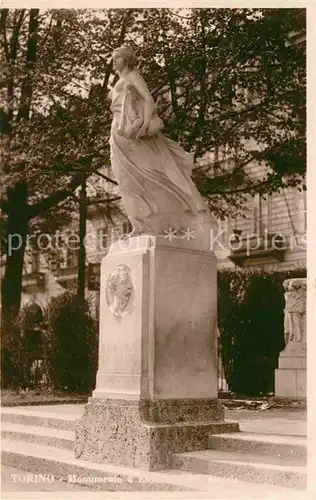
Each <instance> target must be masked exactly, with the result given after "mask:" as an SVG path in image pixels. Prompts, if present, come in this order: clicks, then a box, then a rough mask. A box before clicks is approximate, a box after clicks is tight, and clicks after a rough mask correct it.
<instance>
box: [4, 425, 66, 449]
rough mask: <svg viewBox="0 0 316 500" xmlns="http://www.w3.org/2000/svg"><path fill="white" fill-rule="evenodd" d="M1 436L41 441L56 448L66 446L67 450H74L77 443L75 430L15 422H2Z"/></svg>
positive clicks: (40, 442)
mask: <svg viewBox="0 0 316 500" xmlns="http://www.w3.org/2000/svg"><path fill="white" fill-rule="evenodd" d="M1 437H2V438H4V439H14V440H17V439H19V440H21V441H26V442H28V443H39V444H43V445H48V446H53V447H55V448H65V449H67V450H73V449H74V444H75V432H74V431H65V430H62V429H54V428H50V427H43V426H39V427H37V426H33V425H22V424H13V423H12V422H2V423H1Z"/></svg>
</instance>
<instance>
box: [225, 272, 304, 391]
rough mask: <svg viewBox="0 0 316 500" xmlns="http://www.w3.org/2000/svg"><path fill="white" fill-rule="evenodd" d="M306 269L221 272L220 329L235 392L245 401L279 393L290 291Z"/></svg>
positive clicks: (227, 373)
mask: <svg viewBox="0 0 316 500" xmlns="http://www.w3.org/2000/svg"><path fill="white" fill-rule="evenodd" d="M300 277H306V270H305V269H297V270H295V271H287V272H273V273H267V272H264V271H262V270H258V269H255V270H249V271H248V270H240V271H230V270H221V271H219V272H218V327H219V331H220V345H221V353H222V362H223V366H224V371H225V377H226V380H227V383H228V387H229V390H230V391H232V392H235V393H237V394H243V395H245V396H259V395H262V394H269V393H273V392H274V370H275V369H276V368H277V364H278V357H279V353H280V352H281V351H282V350H283V349H284V347H285V345H284V327H283V323H284V306H285V302H284V289H283V282H284V280H286V279H288V278H300Z"/></svg>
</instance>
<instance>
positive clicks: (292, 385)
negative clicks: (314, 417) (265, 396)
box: [275, 343, 307, 398]
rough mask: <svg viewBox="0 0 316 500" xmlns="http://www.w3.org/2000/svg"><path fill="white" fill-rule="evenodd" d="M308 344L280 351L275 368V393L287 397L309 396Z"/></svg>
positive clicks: (296, 345)
mask: <svg viewBox="0 0 316 500" xmlns="http://www.w3.org/2000/svg"><path fill="white" fill-rule="evenodd" d="M306 368H307V361H306V344H305V343H304V344H302V345H301V344H295V345H294V346H293V347H291V346H288V347H287V348H286V349H285V350H284V351H282V352H281V353H280V356H279V363H278V370H275V395H276V396H277V397H285V398H306V397H307V371H306Z"/></svg>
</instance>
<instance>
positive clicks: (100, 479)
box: [1, 439, 306, 500]
mask: <svg viewBox="0 0 316 500" xmlns="http://www.w3.org/2000/svg"><path fill="white" fill-rule="evenodd" d="M1 448H2V462H1V463H2V466H8V467H16V468H18V469H20V470H21V471H25V472H29V473H33V474H37V475H42V477H43V476H44V477H45V476H46V477H48V476H49V479H50V480H51V479H53V481H66V482H72V483H76V484H81V485H84V486H87V487H89V489H90V490H91V489H93V490H95V489H98V490H103V491H157V492H158V491H191V492H192V491H196V492H197V491H199V492H207V498H208V499H215V498H216V499H219V498H225V499H228V498H231V499H235V498H236V490H239V491H240V492H242V498H243V499H247V500H248V499H249V500H250V499H253V498H256V499H257V500H259V499H262V500H266V498H267V485H261V484H251V483H246V482H243V481H240V480H238V479H226V478H225V479H224V480H223V479H222V478H220V477H216V476H206V475H205V474H196V473H194V474H191V473H188V472H184V471H181V470H178V469H168V470H159V471H153V472H149V471H144V470H139V469H134V468H129V467H120V466H115V465H111V464H106V463H102V464H101V463H100V464H99V463H92V462H85V461H83V460H78V459H76V458H74V454H73V452H72V451H70V450H67V449H64V450H59V449H57V448H54V447H51V446H44V445H39V444H35V443H29V444H28V446H27V447H26V446H25V442H22V441H18V440H11V439H2V443H1ZM268 492H269V495H270V496H269V498H279V499H281V498H284V500H294V499H295V500H306V493H305V492H304V494H303V492H299V491H295V494H293V491H292V490H291V489H290V488H280V487H277V486H269V487H268ZM200 494H201V493H200ZM205 498H206V497H205Z"/></svg>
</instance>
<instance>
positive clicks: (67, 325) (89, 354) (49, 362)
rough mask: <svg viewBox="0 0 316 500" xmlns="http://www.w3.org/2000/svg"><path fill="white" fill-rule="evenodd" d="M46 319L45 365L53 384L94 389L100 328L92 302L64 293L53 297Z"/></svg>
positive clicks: (70, 389)
mask: <svg viewBox="0 0 316 500" xmlns="http://www.w3.org/2000/svg"><path fill="white" fill-rule="evenodd" d="M44 318H45V319H44V364H45V367H46V371H47V375H48V378H49V382H50V385H51V386H52V387H54V388H56V389H66V390H68V391H69V392H73V391H78V392H81V393H85V392H89V391H91V390H93V389H94V387H95V378H96V371H97V363H98V332H99V329H98V324H97V322H96V321H95V320H94V319H93V317H92V315H91V312H90V306H89V303H88V302H87V301H82V300H81V299H80V298H79V297H78V296H77V295H75V294H74V293H71V292H65V293H63V294H62V295H59V296H57V297H54V298H52V299H51V301H50V303H49V305H48V306H47V308H46V310H45V314H44Z"/></svg>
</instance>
